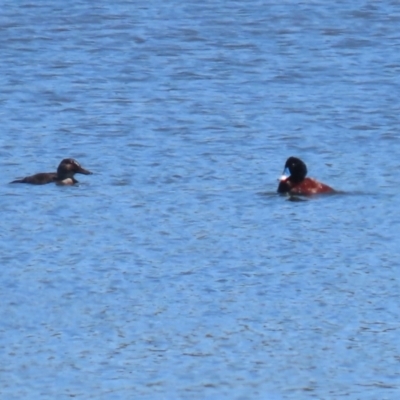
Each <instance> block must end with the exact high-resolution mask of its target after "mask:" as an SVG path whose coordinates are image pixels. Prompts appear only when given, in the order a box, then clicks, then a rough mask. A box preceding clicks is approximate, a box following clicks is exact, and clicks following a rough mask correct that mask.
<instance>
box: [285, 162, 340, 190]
mask: <svg viewBox="0 0 400 400" xmlns="http://www.w3.org/2000/svg"><path fill="white" fill-rule="evenodd" d="M287 171H289V172H290V176H289V177H287V176H286V175H285V174H286V173H287ZM307 172H308V171H307V166H306V164H305V163H304V162H303V161H302V160H300V159H299V158H297V157H289V158H288V159H287V160H286V163H285V167H284V170H283V175H282V177H281V179H280V182H279V185H278V190H277V192H278V193H280V194H290V195H300V196H312V195H315V194H325V193H335V189H333V188H331V187H330V186H328V185H326V184H325V183H322V182H319V181H317V180H316V179H314V178H307V177H306V176H307Z"/></svg>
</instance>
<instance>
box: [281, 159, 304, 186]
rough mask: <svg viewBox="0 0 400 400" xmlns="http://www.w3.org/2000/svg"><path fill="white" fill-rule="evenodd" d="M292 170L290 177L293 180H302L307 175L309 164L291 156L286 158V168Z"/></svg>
mask: <svg viewBox="0 0 400 400" xmlns="http://www.w3.org/2000/svg"><path fill="white" fill-rule="evenodd" d="M286 169H288V170H289V172H290V178H291V180H292V181H293V182H301V181H302V180H303V179H304V178H305V177H306V175H307V166H306V164H304V162H303V161H301V160H300V159H299V158H296V157H289V158H288V159H287V160H286V164H285V170H286Z"/></svg>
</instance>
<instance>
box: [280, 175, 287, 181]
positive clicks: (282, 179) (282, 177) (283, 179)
mask: <svg viewBox="0 0 400 400" xmlns="http://www.w3.org/2000/svg"><path fill="white" fill-rule="evenodd" d="M286 179H287V176H286V175H282V176H281V177H280V178H279V180H280V181H286Z"/></svg>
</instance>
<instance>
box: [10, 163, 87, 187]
mask: <svg viewBox="0 0 400 400" xmlns="http://www.w3.org/2000/svg"><path fill="white" fill-rule="evenodd" d="M75 174H84V175H91V174H92V172H90V171H88V170H87V169H85V168H83V167H82V166H81V165H80V164H79V163H78V161H76V160H74V159H73V158H65V159H64V160H62V161H61V162H60V164H59V166H58V168H57V172H41V173H38V174H35V175H30V176H26V177H25V178H22V179H16V180H14V181H12V182H10V183H29V184H32V185H45V184H47V183H52V182H54V183H56V184H57V185H75V184H76V183H78V181H77V180H76V179H75V178H74V175H75Z"/></svg>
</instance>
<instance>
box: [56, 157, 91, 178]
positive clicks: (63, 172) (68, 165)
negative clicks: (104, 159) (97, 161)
mask: <svg viewBox="0 0 400 400" xmlns="http://www.w3.org/2000/svg"><path fill="white" fill-rule="evenodd" d="M75 174H84V175H91V174H92V173H91V172H90V171H88V170H87V169H85V168H82V167H81V165H80V164H79V163H78V161H76V160H74V159H73V158H65V159H64V160H62V161H61V162H60V165H59V166H58V168H57V177H58V179H65V178H73V176H74V175H75Z"/></svg>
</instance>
